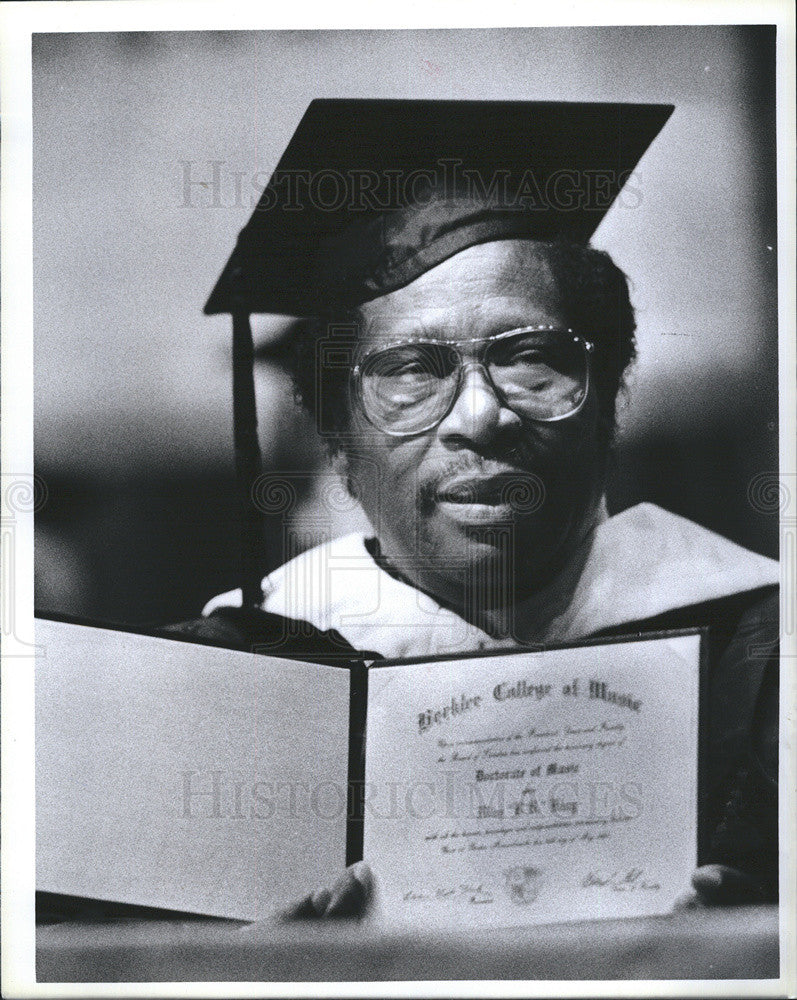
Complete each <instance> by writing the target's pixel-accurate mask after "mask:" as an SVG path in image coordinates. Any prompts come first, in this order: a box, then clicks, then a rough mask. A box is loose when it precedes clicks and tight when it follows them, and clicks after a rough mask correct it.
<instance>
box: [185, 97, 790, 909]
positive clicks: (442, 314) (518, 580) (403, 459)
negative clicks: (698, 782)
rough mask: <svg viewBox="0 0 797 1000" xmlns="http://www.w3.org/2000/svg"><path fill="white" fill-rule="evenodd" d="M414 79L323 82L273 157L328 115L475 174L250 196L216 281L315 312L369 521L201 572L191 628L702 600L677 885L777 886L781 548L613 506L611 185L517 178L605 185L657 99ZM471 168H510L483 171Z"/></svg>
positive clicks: (540, 616)
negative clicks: (597, 242)
mask: <svg viewBox="0 0 797 1000" xmlns="http://www.w3.org/2000/svg"><path fill="white" fill-rule="evenodd" d="M380 104H384V105H390V107H374V105H380ZM433 104H435V102H314V105H313V106H311V109H310V111H308V115H307V116H306V118H305V120H304V121H303V123H302V125H301V126H300V128H299V130H298V131H297V134H296V136H295V137H294V140H293V141H292V144H291V147H289V150H288V152H287V153H286V157H285V158H284V161H283V164H281V167H283V165H284V164H287V167H286V169H287V168H290V167H293V166H295V164H296V163H297V162H304V161H303V160H302V158H304V159H305V160H306V158H307V157H308V155H310V154H309V152H308V150H310V149H311V147H312V143H311V141H310V140H311V138H312V136H313V133H314V131H317V129H318V127H319V124H318V115H319V114H321V113H323V117H324V118H325V119H326V126H325V127H326V128H327V130H328V134H335V133H334V127H335V123H334V122H332V123H330V120H329V119H330V116H331V118H332V119H334V118H335V115H336V114H337V116H338V118H339V121H338V122H337V126H338V127H339V128H340V129H341V131H343V132H344V133H347V132H348V133H351V131H352V129H353V128H354V125H353V123H354V124H356V129H355V131H356V133H357V135H356V138H355V139H354V140H353V141H354V143H355V144H356V148H357V149H365V150H368V151H370V155H372V156H373V150H374V149H375V148H378V149H379V150H380V154H379V156H380V157H381V158H382V163H381V167H382V170H383V174H386V172H387V171H386V169H385V162H384V161H385V158H387V162H391V160H390V157H394V160H395V161H396V162H399V163H400V164H401V163H402V162H404V161H402V160H401V157H402V151H404V153H405V154H406V151H407V150H408V149H411V150H415V151H417V149H418V148H420V150H421V155H422V156H423V157H425V158H426V160H427V161H430V162H431V161H432V160H434V159H435V157H436V158H437V162H440V161H441V160H442V159H443V156H442V154H443V153H447V154H449V156H450V158H451V159H453V160H454V161H456V162H459V163H465V164H466V165H471V166H472V165H473V163H474V161H475V162H477V165H478V167H479V170H480V172H477V173H475V174H469V175H468V176H467V177H465V180H468V181H469V182H470V183H464V182H463V177H462V176H460V178H459V181H458V182H456V183H448V181H449V180H450V175H448V174H447V175H446V176H445V177H444V178H443V182H441V179H440V177H439V176H437V175H435V174H432V175H428V174H427V176H426V178H425V183H424V184H423V185H422V186H421V189H420V192H419V189H418V187H417V185H416V186H414V187H413V190H412V192H411V195H410V196H409V197H407V198H405V199H399V202H398V203H396V204H392V203H391V204H387V205H385V206H383V205H382V204H381V203H380V205H379V207H378V210H369V211H367V212H365V213H362V212H361V213H359V214H357V213H355V212H352V211H348V213H347V212H346V210H343V211H339V212H338V217H336V218H335V219H333V220H332V221H330V219H329V218H326V217H324V216H323V215H321V214H319V213H318V212H317V211H316V218H315V219H313V218H312V211H310V212H309V213H307V214H309V221H308V219H307V218H304V219H303V220H302V221H300V222H299V223H297V222H296V216H293V217H289V216H287V215H281V216H277V218H270V219H268V220H267V221H266V222H265V223H264V221H263V217H262V216H261V217H260V218H258V217H257V213H256V214H255V217H253V221H252V222H250V224H249V226H248V227H247V229H245V230H244V231H243V232H242V234H241V238H240V240H239V245H238V247H237V249H236V252H235V254H234V255H233V259H232V261H231V263H230V265H228V268H227V269H226V271H225V274H224V275H223V276H222V278H221V279H220V281H219V284H218V285H217V287H216V289H215V290H214V293H213V296H212V297H211V300H210V302H209V304H208V307H207V309H208V311H211V312H212V311H220V310H221V309H223V308H228V309H229V310H230V311H232V312H233V315H234V317H236V316H237V317H238V318H237V323H238V336H239V340H240V330H241V313H242V312H245V311H247V310H248V309H260V310H263V309H264V308H265V309H267V310H269V311H284V312H291V313H294V314H297V315H304V316H309V317H311V318H310V319H309V320H308V321H307V322H306V323H305V325H304V326H303V329H302V332H301V334H300V335H299V336H298V338H297V345H296V363H295V366H294V370H295V377H296V382H297V387H298V389H299V392H300V395H301V398H302V400H303V401H304V403H305V405H306V406H307V407H308V409H309V410H310V412H311V413H312V414H313V416H314V418H315V419H316V423H317V426H318V427H319V430H320V431H321V432H322V433H323V435H324V436H325V438H326V440H327V443H328V445H329V448H330V452H331V453H332V455H333V457H334V462H335V464H336V466H337V469H338V471H339V472H340V474H341V475H342V477H343V479H344V481H345V482H346V483H347V485H348V488H349V490H350V491H351V492H352V494H353V495H355V496H356V497H357V498H358V499H359V500H360V503H361V504H362V507H363V509H364V510H365V513H366V514H367V516H368V518H369V521H370V523H371V525H372V526H373V533H372V534H371V535H369V536H368V537H363V536H348V537H346V538H343V539H337V540H334V541H332V542H329V543H327V544H326V545H324V546H322V547H321V548H317V549H314V550H312V551H310V552H307V553H304V554H303V555H300V556H299V557H298V558H296V559H294V560H291V561H289V562H288V563H287V564H286V565H285V566H283V567H281V568H280V569H278V570H276V571H275V572H274V573H272V574H270V575H269V576H268V577H266V579H265V580H264V581H263V584H262V596H260V595H258V596H257V597H256V599H255V600H251V599H250V598H251V593H252V590H251V587H250V590H249V597H248V596H247V593H246V592H244V595H243V605H244V607H243V608H242V609H240V610H236V608H237V607H238V606H240V605H241V604H242V595H241V592H237V593H236V592H232V593H229V594H225V595H222V596H221V597H219V598H216V599H214V600H213V601H211V602H210V604H208V606H207V607H206V608H205V612H204V614H205V616H206V619H205V622H204V623H200V624H199V625H195V626H194V628H195V629H196V630H198V631H199V632H200V633H203V634H205V635H206V636H207V637H208V638H209V640H210V641H219V642H225V641H226V642H228V643H229V644H232V645H237V646H239V647H240V648H253V647H257V648H258V649H261V650H263V649H265V650H269V649H271V650H273V651H274V652H280V651H281V650H283V649H287V650H288V652H290V653H296V654H301V648H300V646H301V643H300V644H299V647H297V645H296V640H295V638H294V639H290V637H289V636H288V634H287V633H284V632H282V631H279V629H281V628H282V624H281V623H283V622H284V621H286V620H287V621H289V622H306V623H309V624H310V625H311V626H313V630H312V631H311V632H309V633H308V635H312V642H313V643H316V642H320V644H321V645H322V646H323V645H324V644H329V643H331V644H332V646H333V647H334V646H335V644H336V643H337V649H338V650H350V649H351V648H354V649H356V650H360V651H369V652H370V653H372V654H375V655H379V656H383V657H391V658H392V657H402V656H413V655H434V654H438V653H446V654H450V653H456V652H466V651H470V650H474V649H487V648H498V647H507V646H512V645H527V644H540V643H543V644H547V643H570V642H575V641H581V640H585V639H589V638H592V637H605V636H611V635H623V634H629V633H630V634H635V635H636V634H641V633H644V632H649V631H658V630H661V629H666V628H682V627H691V626H698V625H700V626H708V627H709V630H710V631H709V643H710V658H711V670H712V678H711V699H710V706H709V726H710V732H711V743H710V748H709V759H708V761H707V768H708V787H709V789H710V795H709V799H710V801H709V809H708V812H709V816H710V824H711V829H712V830H713V831H714V835H713V838H712V842H711V846H710V849H709V851H708V854H707V856H706V857H703V858H701V859H700V861H701V863H702V867H701V869H699V871H698V873H697V874H696V876H695V886H696V888H697V890H698V892H699V893H700V894H701V895H702V897H703V898H704V899H706V900H709V901H724V902H733V901H736V900H744V899H747V900H762V899H771V898H774V897H775V895H776V892H777V863H776V862H777V796H776V790H775V777H776V773H777V764H776V762H777V653H776V646H777V631H778V629H777V596H776V589H775V584H776V582H777V575H778V574H777V564H776V563H774V562H772V561H771V560H768V559H765V558H763V557H761V556H758V555H756V554H754V553H751V552H747V551H745V550H743V549H741V548H740V547H739V546H737V545H734V544H733V543H731V542H729V541H727V540H725V539H723V538H720V537H719V536H717V535H715V534H713V533H711V532H708V531H706V530H705V529H703V528H701V527H699V526H698V525H695V524H693V523H691V522H688V521H686V520H684V519H683V518H680V517H677V516H676V515H674V514H670V513H667V512H665V511H663V510H661V509H659V508H657V507H655V506H653V505H650V504H641V505H639V506H637V507H634V508H632V509H630V510H627V511H624V512H622V513H620V514H618V515H616V516H614V517H609V516H608V514H607V511H606V504H605V500H604V493H605V486H606V469H607V458H608V454H609V450H610V447H611V443H612V434H613V429H614V420H615V400H616V397H617V392H618V389H619V387H620V385H621V383H622V379H623V373H624V371H625V369H626V367H627V365H628V364H629V362H630V361H631V359H632V357H633V355H634V328H635V321H634V313H633V308H632V306H631V303H630V299H629V293H628V285H627V282H626V279H625V276H624V275H623V274H622V273H621V272H620V271H619V269H618V268H617V267H616V266H615V265H614V264H613V262H612V261H611V259H610V258H609V257H608V255H606V254H604V253H601V252H599V251H596V250H594V249H592V248H591V247H590V246H589V245H588V242H587V241H588V239H589V237H590V236H591V233H592V231H593V230H594V228H595V226H596V225H597V221H599V218H600V217H601V216H602V214H603V213H604V212H605V210H606V208H607V207H608V206H607V205H606V204H603V205H602V207H601V211H600V212H599V214H598V217H597V218H596V216H595V215H593V216H590V215H589V209H590V203H589V198H588V197H587V198H586V204H584V200H582V201H581V202H580V207H579V208H578V210H577V211H576V212H575V213H574V212H573V210H572V204H571V205H570V207H569V208H567V207H565V208H563V206H562V203H561V202H562V197H564V196H561V197H559V198H558V199H557V197H554V198H550V197H549V198H548V199H547V200H546V201H545V202H544V203H543V204H540V202H539V199H536V200H535V203H534V204H533V205H531V206H530V204H529V201H528V198H527V199H526V200H525V201H523V199H522V197H521V198H520V202H521V204H520V206H518V204H517V202H518V199H519V196H518V190H521V191H526V190H528V181H527V179H526V175H527V173H528V171H527V169H526V168H527V166H528V162H529V158H530V157H531V158H532V160H533V163H534V164H535V165H536V166H537V168H538V174H539V177H538V178H537V180H538V181H540V178H541V179H542V180H541V181H540V183H539V184H538V190H539V189H544V190H545V191H546V192H548V193H549V194H550V191H554V192H556V190H557V189H556V185H555V183H554V182H552V178H557V177H558V178H559V179H561V176H562V173H563V172H565V173H569V174H570V176H571V180H572V178H573V177H575V178H576V179H578V178H579V177H582V176H585V175H587V173H588V172H589V170H594V168H595V167H596V164H597V166H598V167H603V166H605V164H606V163H611V164H614V165H615V166H616V167H617V168H618V169H616V170H615V172H614V177H613V180H612V183H613V185H614V187H613V195H614V194H616V193H617V191H618V190H619V187H620V183H621V181H620V179H619V178H621V177H622V174H623V171H624V170H625V171H626V172H627V170H629V169H633V167H634V166H635V164H636V161H637V160H638V158H639V156H641V155H642V152H644V149H645V148H646V147H647V146H648V145H649V143H650V142H651V141H652V139H653V137H654V136H655V134H656V132H658V130H659V128H661V126H662V124H663V122H664V121H665V120H666V117H668V115H669V111H670V109H661V108H651V107H640V106H636V107H633V106H618V105H614V106H600V105H592V106H590V105H576V106H573V105H571V106H552V105H518V104H512V105H480V104H478V105H476V104H474V105H470V106H468V107H467V108H465V107H464V106H463V104H462V103H458V102H450V104H449V105H447V106H442V105H436V106H435V107H430V105H433ZM316 105H324V107H323V108H318V107H315V106H316ZM398 105H401V107H398ZM314 107H315V116H314V114H313V109H314ZM369 115H370V116H371V118H370V119H369ZM452 120H453V124H452ZM369 122H370V124H369ZM386 122H387V125H386V124H385V123H386ZM408 123H409V124H408ZM369 129H370V131H369ZM380 129H381V136H380ZM385 130H387V132H388V133H389V135H388V136H385V134H384V133H385ZM375 137H376V138H375ZM618 137H619V140H621V141H618ZM369 138H370V142H369ZM607 149H609V150H612V152H610V153H609V154H607V153H606V150H607ZM617 149H622V150H623V152H622V153H618V152H617ZM324 155H325V156H327V155H328V151H326V152H325V154H324ZM342 155H343V156H344V160H343V161H341V162H345V157H351V155H352V153H351V150H348V151H346V152H344V154H342ZM607 156H608V159H607ZM612 157H614V158H615V159H612ZM617 157H620V159H621V160H622V162H617V159H616V158H617ZM405 165H406V162H405ZM488 167H490V168H492V169H493V170H494V171H497V172H498V173H499V174H501V176H503V178H504V180H505V181H506V180H507V178H509V179H510V180H511V179H512V178H517V177H519V176H521V175H522V181H521V184H525V185H526V187H522V186H521V187H520V188H514V189H512V190H510V188H511V185H506V184H505V185H504V189H503V199H502V197H501V196H499V197H496V196H495V191H494V186H491V183H492V182H491V177H493V179H494V176H495V175H490V176H488V175H487V172H486V171H487V168H488ZM374 172H376V173H377V176H378V175H379V172H378V171H372V173H374ZM394 172H395V171H394ZM278 173H279V170H278ZM276 176H277V175H275V177H276ZM476 181H478V183H476ZM319 190H320V189H319ZM275 191H276V185H275V183H274V179H272V183H271V184H270V186H269V188H267V191H266V193H264V199H267V198H268V197H270V196H275ZM559 191H560V195H561V189H559ZM582 194H583V192H582ZM571 195H572V190H571ZM571 201H572V198H571ZM261 205H262V202H261ZM348 207H349V208H350V207H351V206H348ZM592 207H593V208H594V206H592ZM315 208H316V210H317V209H318V206H317V205H316V206H315ZM320 230H323V232H320ZM275 233H276V235H275ZM297 233H298V235H297ZM310 244H312V246H313V248H314V249H313V251H312V253H310V252H309V251H308V250H307V247H308V245H310ZM318 247H321V248H322V250H320V251H319V250H318ZM275 248H276V249H275ZM302 252H304V255H305V256H304V257H302ZM308 253H309V256H310V257H312V263H311V265H308V263H307V259H306V258H307V256H308ZM292 254H293V258H292V256H291V255H292ZM280 255H281V256H280ZM286 260H287V261H288V263H287V264H286ZM291 267H292V269H293V273H291ZM225 296H226V300H225ZM319 361H320V364H319ZM239 385H240V381H239ZM240 440H241V434H240V431H239V442H240ZM239 459H240V452H239ZM239 469H243V470H244V472H245V471H246V462H245V461H240V460H239ZM250 485H251V483H250ZM245 588H246V584H245ZM247 605H248V607H247ZM264 613H265V614H264ZM275 616H278V617H275ZM278 623H280V624H278ZM275 628H276V629H277V631H275ZM288 631H290V630H288ZM341 637H342V640H341ZM291 643H292V645H291ZM280 644H281V645H280ZM288 647H289V648H288ZM305 647H306V649H305V652H306V655H308V656H310V655H312V654H313V653H314V652H316V653H317V652H318V647H316V646H312V648H311V643H310V640H305ZM368 877H369V876H368V873H367V870H366V869H363V867H362V866H359V867H357V868H355V869H353V870H352V871H351V872H350V873H349V874H348V875H347V876H346V877H344V879H343V880H342V881H341V882H340V883H339V884H338V886H336V887H335V889H334V890H333V892H332V893H330V892H327V891H322V892H319V893H317V894H315V895H313V896H311V897H307V898H306V899H305V900H303V901H301V902H300V903H299V904H297V907H296V908H295V909H294V911H293V912H294V914H295V915H303V916H317V915H337V914H345V913H352V912H359V910H360V909H361V907H362V904H363V901H364V899H365V896H366V890H367V882H368Z"/></svg>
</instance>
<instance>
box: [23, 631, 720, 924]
mask: <svg viewBox="0 0 797 1000" xmlns="http://www.w3.org/2000/svg"><path fill="white" fill-rule="evenodd" d="M36 642H37V646H38V647H39V650H40V653H39V655H38V656H37V662H36V888H37V891H38V893H39V894H40V896H41V898H46V899H47V900H49V901H50V902H51V903H52V901H53V900H56V901H57V900H59V899H61V900H64V901H69V900H76V899H77V900H82V901H97V902H98V903H105V904H114V905H116V906H117V908H121V912H124V911H125V908H127V909H128V911H129V912H136V910H139V911H140V912H145V911H149V912H152V911H153V910H158V911H162V912H167V911H168V912H171V913H175V912H179V913H182V914H197V915H207V916H215V917H223V918H228V919H234V920H257V919H262V918H265V917H268V916H269V915H271V914H272V913H273V912H274V911H275V910H277V909H279V908H280V907H281V906H284V905H286V904H288V903H290V902H291V901H293V900H295V899H296V898H298V897H300V896H301V895H303V894H305V893H306V892H308V891H311V890H312V889H314V888H317V887H318V886H320V885H329V884H331V882H332V881H334V880H335V878H337V877H338V876H339V875H340V873H341V871H342V869H343V867H344V866H345V865H346V864H347V863H351V862H352V861H355V860H358V859H359V858H360V857H362V856H364V857H365V859H366V861H368V862H369V863H370V864H371V866H372V868H373V870H374V875H375V883H376V899H375V913H376V916H377V918H378V919H382V920H384V921H386V922H387V923H399V924H402V923H409V924H411V925H413V926H415V925H418V926H420V925H423V924H430V925H433V926H440V925H441V924H442V925H445V924H452V925H456V926H463V925H464V926H468V925H473V926H479V927H481V926H490V925H500V926H505V925H512V924H533V923H544V922H556V921H562V920H572V919H584V918H588V917H595V918H600V917H607V918H615V917H618V916H626V915H627V916H640V915H648V914H654V913H663V912H668V911H669V909H670V908H671V906H672V902H673V900H674V898H675V897H676V896H677V895H678V894H679V893H680V891H684V890H686V889H687V888H688V886H689V878H690V876H691V872H692V870H693V869H694V867H695V865H696V862H697V857H698V846H699V845H698V839H699V838H700V837H702V835H703V830H702V823H701V821H700V814H701V811H702V800H703V789H702V767H701V766H700V765H701V761H702V759H703V754H702V752H701V748H702V746H703V744H704V740H705V736H706V734H705V725H704V721H703V716H704V715H705V713H701V712H700V711H699V708H700V705H701V704H705V703H706V691H705V687H706V683H707V671H706V669H705V655H704V651H705V636H704V633H703V632H702V631H701V630H684V631H675V632H666V633H655V634H646V635H644V636H642V637H639V636H629V637H621V638H612V639H608V640H598V641H594V642H585V643H578V644H573V645H569V646H555V647H554V646H549V647H545V648H539V647H535V648H533V649H532V648H529V649H524V648H517V647H513V648H511V649H506V650H494V651H489V652H479V653H471V654H465V655H462V654H457V655H456V656H450V657H427V658H416V659H412V660H403V661H375V662H372V663H370V664H363V663H360V662H352V663H349V664H347V665H344V666H327V665H321V664H314V663H304V662H299V661H296V660H285V659H280V658H278V657H272V656H263V655H256V654H251V653H242V652H237V651H230V650H226V649H220V648H217V647H211V646H205V645H200V644H197V643H193V642H184V641H182V640H179V639H173V638H164V637H160V636H158V637H155V636H151V635H142V634H138V633H133V632H126V631H119V630H116V629H111V628H100V627H94V626H86V625H77V624H73V623H70V622H63V621H53V620H49V619H44V618H39V619H37V623H36ZM66 908H67V909H68V906H67V907H66Z"/></svg>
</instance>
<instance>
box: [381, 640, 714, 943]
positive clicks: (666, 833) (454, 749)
mask: <svg viewBox="0 0 797 1000" xmlns="http://www.w3.org/2000/svg"><path fill="white" fill-rule="evenodd" d="M700 679H701V635H700V634H699V633H696V632H691V633H676V634H669V635H666V636H664V637H662V638H654V639H645V640H642V641H637V640H634V641H618V642H610V643H601V644H597V645H579V646H576V647H570V648H567V649H548V650H542V651H535V652H528V651H519V652H508V653H501V654H499V655H495V654H484V655H479V656H475V657H472V658H464V659H457V660H447V661H431V662H425V663H412V664H407V663H404V664H392V665H391V664H388V665H379V664H376V665H374V666H373V667H372V668H371V670H370V671H369V679H368V710H367V718H368V722H367V735H366V755H365V760H366V770H365V778H366V784H365V789H366V797H365V829H364V853H365V859H366V860H367V861H368V862H369V863H370V864H371V866H372V868H373V870H374V873H375V878H376V882H377V909H378V913H379V914H380V916H381V918H382V919H383V920H385V921H387V922H398V923H401V922H407V923H411V924H413V925H416V926H417V925H419V924H431V925H434V926H441V925H455V926H458V927H462V926H468V925H473V926H500V925H512V924H536V923H548V922H557V921H571V920H582V919H595V918H617V917H631V916H643V915H654V914H663V913H667V912H669V911H670V910H671V909H672V906H673V903H674V901H675V899H676V898H677V897H678V896H679V895H680V894H681V893H682V892H684V891H686V890H687V889H688V887H689V883H690V876H691V873H692V871H693V869H694V867H695V865H696V861H697V834H698V757H699V753H698V751H699V747H698V735H699V725H698V707H699V692H700Z"/></svg>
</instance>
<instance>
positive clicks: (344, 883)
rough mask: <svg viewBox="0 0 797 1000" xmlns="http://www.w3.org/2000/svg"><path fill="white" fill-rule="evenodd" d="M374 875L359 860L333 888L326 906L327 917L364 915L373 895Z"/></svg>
mask: <svg viewBox="0 0 797 1000" xmlns="http://www.w3.org/2000/svg"><path fill="white" fill-rule="evenodd" d="M371 890H372V877H371V870H370V868H369V867H368V866H367V865H366V864H364V863H363V862H358V863H357V864H355V865H352V866H351V867H350V868H348V869H347V870H346V872H345V873H344V874H343V876H342V877H341V878H340V879H338V881H337V882H336V883H335V885H334V886H333V889H332V896H331V899H330V901H329V904H328V905H327V908H326V913H325V914H324V916H326V917H362V916H364V915H365V912H366V910H367V908H368V901H369V899H370V897H371Z"/></svg>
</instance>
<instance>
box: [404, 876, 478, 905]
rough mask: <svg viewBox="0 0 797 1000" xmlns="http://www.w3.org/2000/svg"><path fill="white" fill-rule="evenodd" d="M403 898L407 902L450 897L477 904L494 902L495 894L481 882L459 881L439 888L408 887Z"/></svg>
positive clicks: (469, 903)
mask: <svg viewBox="0 0 797 1000" xmlns="http://www.w3.org/2000/svg"><path fill="white" fill-rule="evenodd" d="M402 899H403V901H404V902H405V903H420V902H428V901H429V900H432V899H435V900H438V901H439V900H442V899H448V900H456V901H457V902H458V903H466V904H468V905H472V906H475V905H478V904H481V903H492V902H493V894H492V893H491V892H490V890H489V889H486V888H485V887H484V885H483V884H482V883H481V882H458V883H456V884H455V885H451V886H440V887H439V888H437V889H431V888H428V889H427V888H423V889H407V890H406V891H405V892H404V893H403V894H402Z"/></svg>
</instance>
